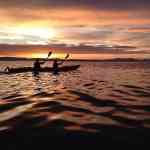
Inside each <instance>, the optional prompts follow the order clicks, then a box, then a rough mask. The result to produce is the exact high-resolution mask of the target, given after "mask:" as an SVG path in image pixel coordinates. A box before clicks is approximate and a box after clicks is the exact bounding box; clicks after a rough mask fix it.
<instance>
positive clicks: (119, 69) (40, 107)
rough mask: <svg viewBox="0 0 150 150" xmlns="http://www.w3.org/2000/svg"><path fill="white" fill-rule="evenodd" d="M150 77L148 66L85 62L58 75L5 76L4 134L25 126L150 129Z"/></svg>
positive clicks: (0, 88) (0, 124)
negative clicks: (73, 69) (74, 69)
mask: <svg viewBox="0 0 150 150" xmlns="http://www.w3.org/2000/svg"><path fill="white" fill-rule="evenodd" d="M135 66H136V68H135ZM141 70H142V72H141ZM149 75H150V67H149V68H148V67H147V65H145V64H143V66H142V67H141V64H140V65H139V66H138V64H130V65H129V64H118V63H117V64H110V63H108V64H107V63H84V62H83V63H81V68H80V69H79V70H77V71H74V72H68V73H62V74H60V75H58V76H54V75H53V74H51V73H41V74H39V76H33V75H32V73H24V74H17V75H12V76H10V75H1V79H3V80H1V81H0V97H1V101H0V132H2V131H3V130H8V129H9V130H19V129H18V128H19V127H21V126H25V127H24V128H26V129H28V128H32V129H33V130H34V129H36V128H41V129H43V130H44V129H47V128H52V129H53V128H58V129H60V128H61V131H62V130H70V131H73V130H74V131H87V132H94V133H95V132H101V130H102V127H103V126H113V127H122V128H138V127H139V126H140V127H142V128H149V127H150V109H149V107H150V101H149V98H150V92H149V91H150V86H149V85H150V80H148V79H149ZM22 132H23V131H22Z"/></svg>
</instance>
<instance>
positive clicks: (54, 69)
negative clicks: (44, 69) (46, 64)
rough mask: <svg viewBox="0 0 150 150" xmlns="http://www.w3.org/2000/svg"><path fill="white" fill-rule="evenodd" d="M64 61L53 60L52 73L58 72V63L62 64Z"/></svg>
mask: <svg viewBox="0 0 150 150" xmlns="http://www.w3.org/2000/svg"><path fill="white" fill-rule="evenodd" d="M63 63H64V61H61V62H58V60H57V59H55V60H54V62H53V73H54V74H58V72H59V65H62V64H63Z"/></svg>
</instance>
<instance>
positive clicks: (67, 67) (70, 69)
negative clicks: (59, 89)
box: [3, 65, 80, 74]
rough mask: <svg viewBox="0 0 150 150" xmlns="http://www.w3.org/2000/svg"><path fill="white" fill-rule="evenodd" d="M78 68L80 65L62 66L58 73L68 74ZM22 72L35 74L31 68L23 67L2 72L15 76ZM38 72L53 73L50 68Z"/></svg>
mask: <svg viewBox="0 0 150 150" xmlns="http://www.w3.org/2000/svg"><path fill="white" fill-rule="evenodd" d="M79 67H80V65H74V66H62V67H60V68H59V70H58V72H68V71H73V70H76V69H78V68H79ZM24 72H33V73H35V72H37V71H35V70H34V69H33V68H32V67H23V68H11V69H9V71H7V72H3V73H5V74H15V73H24ZM38 72H54V69H53V68H50V67H44V68H41V69H40V70H39V71H38Z"/></svg>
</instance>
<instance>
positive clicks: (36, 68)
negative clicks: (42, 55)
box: [33, 58, 45, 75]
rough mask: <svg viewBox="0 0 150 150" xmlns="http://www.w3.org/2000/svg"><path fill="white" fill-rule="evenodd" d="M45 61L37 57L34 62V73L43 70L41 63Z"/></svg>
mask: <svg viewBox="0 0 150 150" xmlns="http://www.w3.org/2000/svg"><path fill="white" fill-rule="evenodd" d="M44 63H45V62H40V60H39V59H38V58H37V59H36V60H35V62H34V64H33V72H34V74H35V75H36V74H39V71H40V70H41V65H42V64H44Z"/></svg>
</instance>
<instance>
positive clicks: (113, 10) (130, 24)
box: [0, 0, 150, 59]
mask: <svg viewBox="0 0 150 150" xmlns="http://www.w3.org/2000/svg"><path fill="white" fill-rule="evenodd" d="M0 22H1V24H0V56H21V57H46V55H47V53H48V52H49V51H53V52H55V53H71V54H72V55H71V58H81V59H82V58H83V59H107V58H150V0H7V1H6V0H1V1H0Z"/></svg>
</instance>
